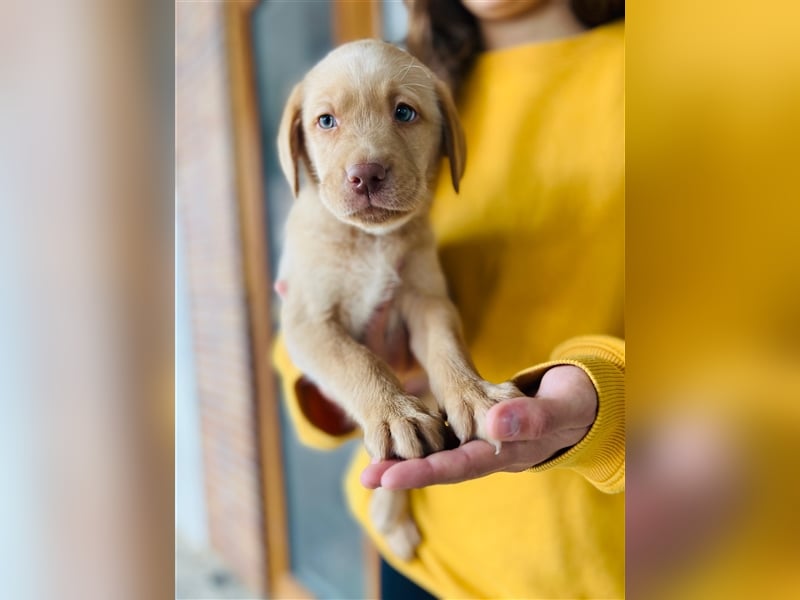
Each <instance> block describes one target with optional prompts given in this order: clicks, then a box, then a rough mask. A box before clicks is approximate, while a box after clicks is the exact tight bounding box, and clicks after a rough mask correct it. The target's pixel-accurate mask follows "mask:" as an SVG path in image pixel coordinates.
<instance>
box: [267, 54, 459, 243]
mask: <svg viewBox="0 0 800 600" xmlns="http://www.w3.org/2000/svg"><path fill="white" fill-rule="evenodd" d="M278 151H279V157H280V161H281V167H282V168H283V171H284V173H285V174H286V177H287V178H288V180H289V184H290V185H291V186H292V189H293V191H294V193H295V195H297V193H298V191H299V183H300V179H299V169H300V164H301V163H303V164H305V166H306V168H307V170H308V173H309V178H310V179H311V181H312V182H313V183H314V184H315V185H316V186H317V188H318V192H319V197H320V199H321V201H322V203H323V204H324V205H325V207H326V208H327V209H328V210H329V211H330V212H331V213H333V215H334V216H336V217H337V218H338V219H340V220H341V221H344V222H346V223H349V224H351V225H354V226H356V227H359V228H361V229H363V230H365V231H369V232H371V233H383V232H387V231H391V230H392V229H395V228H397V227H399V226H400V225H402V224H403V223H405V222H407V221H408V220H409V219H411V218H412V217H413V216H414V215H416V214H419V213H420V212H421V211H424V210H426V209H427V208H428V205H429V201H430V193H431V183H432V181H433V178H434V176H435V174H436V173H437V171H438V165H439V160H440V158H441V156H442V155H447V157H448V159H449V161H450V174H451V177H452V181H453V186H454V187H455V189H456V191H458V182H459V180H460V179H461V175H462V173H463V171H464V163H465V158H466V157H465V152H466V151H465V146H464V134H463V132H462V130H461V125H460V123H459V121H458V115H457V112H456V109H455V105H454V103H453V99H452V97H451V95H450V92H449V91H448V89H447V87H446V86H445V85H444V84H443V83H442V82H441V81H439V80H438V79H437V78H436V77H435V76H434V75H433V73H431V71H430V70H429V69H428V68H426V67H425V66H424V65H423V64H422V63H420V62H419V61H418V60H416V59H415V58H413V57H412V56H411V55H410V54H408V53H407V52H405V51H403V50H400V49H399V48H396V47H394V46H391V45H390V44H386V43H383V42H379V41H377V40H362V41H359V42H352V43H350V44H345V45H344V46H340V47H339V48H337V49H336V50H334V51H332V52H331V53H330V54H329V55H328V56H326V57H325V58H324V59H323V60H322V61H321V62H320V63H318V64H317V65H316V66H315V67H314V68H313V69H312V70H311V71H310V72H309V73H308V74H307V75H306V77H305V78H304V79H303V80H302V81H301V82H300V83H299V84H297V86H295V88H294V89H293V90H292V93H291V95H290V96H289V100H288V102H287V105H286V108H285V110H284V113H283V118H282V119H281V124H280V129H279V133H278Z"/></svg>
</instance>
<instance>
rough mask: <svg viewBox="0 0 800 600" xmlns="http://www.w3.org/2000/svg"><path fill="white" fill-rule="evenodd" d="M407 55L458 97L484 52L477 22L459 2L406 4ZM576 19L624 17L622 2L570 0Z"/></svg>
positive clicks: (599, 21)
mask: <svg viewBox="0 0 800 600" xmlns="http://www.w3.org/2000/svg"><path fill="white" fill-rule="evenodd" d="M406 6H407V7H408V35H407V37H406V47H407V48H408V51H409V52H411V54H413V55H414V56H416V57H417V58H418V59H419V60H421V61H422V62H423V63H425V64H426V65H428V67H430V68H431V70H433V72H434V73H436V75H437V76H438V77H440V78H441V79H442V80H444V81H445V82H447V84H448V85H449V86H450V89H451V90H453V92H454V93H455V94H458V92H459V91H460V88H461V84H462V83H463V82H464V79H465V78H466V76H467V73H469V70H470V69H471V68H472V65H473V63H474V62H475V59H476V57H477V56H478V54H479V53H480V52H481V51H482V50H483V43H482V41H481V35H480V29H479V27H478V20H477V19H476V18H475V17H474V16H473V15H472V14H471V13H470V12H469V11H468V10H467V9H466V8H464V6H463V5H462V4H461V1H460V0H406ZM570 8H571V9H572V12H573V13H574V14H575V17H576V18H577V19H578V20H579V21H580V22H581V23H583V24H584V25H586V26H587V27H597V26H599V25H604V24H605V23H610V22H611V21H615V20H616V19H620V18H623V17H624V16H625V0H570Z"/></svg>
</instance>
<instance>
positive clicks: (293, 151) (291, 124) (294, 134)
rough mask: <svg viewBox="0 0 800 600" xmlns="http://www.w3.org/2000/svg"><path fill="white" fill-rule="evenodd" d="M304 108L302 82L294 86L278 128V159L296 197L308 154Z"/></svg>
mask: <svg viewBox="0 0 800 600" xmlns="http://www.w3.org/2000/svg"><path fill="white" fill-rule="evenodd" d="M302 106H303V83H302V82H301V83H298V84H297V85H296V86H294V89H293V90H292V93H291V94H289V99H288V100H287V101H286V108H284V109H283V116H282V117H281V124H280V126H279V127H278V158H279V159H280V163H281V169H283V174H284V175H286V179H288V180H289V185H290V186H291V188H292V193H293V194H294V195H295V197H296V196H297V194H298V192H299V191H300V160H301V159H303V158H305V152H306V151H305V146H304V142H303V124H302V121H301V108H302Z"/></svg>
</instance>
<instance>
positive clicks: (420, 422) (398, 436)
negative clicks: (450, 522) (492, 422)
mask: <svg viewBox="0 0 800 600" xmlns="http://www.w3.org/2000/svg"><path fill="white" fill-rule="evenodd" d="M409 108H410V109H412V110H411V111H409V110H407V109H409ZM410 115H413V118H408V117H409V116H410ZM278 149H279V155H280V161H281V166H282V168H283V170H284V172H285V174H286V177H287V178H288V180H289V183H290V185H291V186H292V188H293V191H294V193H295V195H296V196H297V201H296V202H295V203H294V205H293V206H292V210H291V211H290V214H289V218H288V221H287V225H286V227H287V230H286V243H285V247H284V251H283V255H282V257H281V264H280V269H279V275H278V279H279V281H280V282H281V285H282V287H283V289H285V290H286V293H285V294H284V298H283V305H282V313H281V320H282V327H283V334H284V339H285V341H286V345H287V348H288V350H289V353H290V355H291V357H292V360H293V361H294V362H295V364H296V365H297V366H298V367H299V368H300V369H301V370H302V371H303V372H304V373H306V374H307V375H308V377H310V378H311V379H312V380H313V381H314V382H315V383H316V384H317V385H318V386H319V388H320V389H321V390H322V391H323V393H325V394H326V395H327V396H328V397H330V398H331V399H333V400H334V401H335V402H337V403H338V404H339V405H340V406H341V407H342V408H344V409H345V411H346V412H347V413H348V414H349V415H350V416H351V417H352V418H353V419H354V420H355V421H356V422H357V423H358V424H359V425H360V426H361V428H362V430H363V432H364V443H365V444H366V448H367V451H368V452H369V454H370V455H371V456H372V457H373V458H378V459H384V458H389V457H400V458H413V457H420V456H423V455H425V454H428V453H430V452H435V451H437V450H441V449H442V448H443V445H444V438H443V432H444V427H445V424H444V420H443V416H442V415H446V419H447V422H448V424H449V426H450V427H451V428H452V430H453V432H454V433H455V435H456V436H457V437H458V438H459V440H460V441H461V442H465V441H467V440H470V439H473V438H476V437H478V438H483V439H488V438H487V435H486V432H485V430H484V420H485V419H484V417H485V414H486V411H487V410H488V409H489V408H490V407H491V406H492V405H493V404H495V403H496V402H498V401H499V400H503V399H507V398H512V397H516V396H520V395H522V394H521V393H520V392H519V390H517V389H516V388H515V387H514V386H513V385H512V384H510V383H504V384H500V385H493V384H490V383H488V382H486V381H484V380H483V379H481V378H480V376H479V375H478V374H477V372H476V370H475V368H474V367H473V365H472V363H471V361H470V359H469V357H468V355H467V352H466V349H465V347H464V343H463V341H462V337H461V333H460V321H459V318H458V314H457V312H456V310H455V308H454V306H453V305H452V303H451V302H450V300H449V299H448V297H447V290H446V285H445V279H444V276H443V275H442V271H441V267H440V265H439V261H438V258H437V254H436V246H435V240H434V236H433V232H432V229H431V226H430V224H429V221H428V216H427V215H428V209H429V207H430V203H431V196H432V193H431V192H432V185H433V182H434V178H435V175H436V174H437V172H438V165H439V161H440V159H441V157H442V155H446V156H447V158H448V160H449V162H450V174H451V177H452V183H453V186H454V187H455V188H456V191H457V190H458V184H459V180H460V179H461V175H462V173H463V171H464V162H465V146H464V136H463V133H462V130H461V125H460V123H459V121H458V116H457V113H456V109H455V106H454V104H453V100H452V98H451V96H450V93H449V91H448V90H447V88H446V86H445V85H444V84H443V83H442V82H440V81H439V80H437V79H436V78H435V76H434V75H433V74H432V73H431V72H430V71H429V70H428V69H427V68H426V67H425V66H423V65H422V64H421V63H420V62H419V61H417V60H415V59H414V58H412V57H411V56H410V55H409V54H408V53H406V52H404V51H402V50H400V49H398V48H395V47H394V46H391V45H389V44H385V43H383V42H378V41H375V40H364V41H359V42H353V43H350V44H346V45H344V46H341V47H339V48H337V49H336V50H334V51H332V52H331V53H330V54H329V55H328V56H327V57H326V58H324V59H323V60H322V61H321V62H320V63H319V64H317V65H316V66H315V67H314V68H313V69H312V70H311V71H310V72H309V73H308V74H307V75H306V77H305V78H304V79H303V80H302V81H301V82H300V83H299V84H298V85H297V86H296V87H295V88H294V90H293V91H292V92H291V95H290V97H289V100H288V102H287V105H286V108H285V112H284V114H283V118H282V120H281V124H280V130H279V137H278ZM303 168H304V169H305V171H306V175H307V177H306V178H305V179H307V183H306V184H305V185H302V186H301V169H303ZM387 302H388V303H390V306H391V314H392V318H391V319H390V321H389V322H390V327H393V328H397V327H405V328H406V329H407V331H408V335H409V343H410V346H411V350H412V352H413V354H414V356H415V357H416V359H417V360H418V361H419V362H420V364H421V365H422V366H423V367H424V368H425V370H426V372H427V374H428V378H429V381H430V388H431V391H432V392H433V395H434V396H435V400H433V399H430V398H429V399H427V400H426V399H424V398H423V399H420V398H416V397H414V396H412V395H410V394H408V393H406V392H405V391H404V390H403V388H402V386H401V385H400V382H399V381H398V379H397V377H396V376H395V374H394V373H393V372H392V371H391V369H390V368H389V367H388V366H387V364H386V363H385V362H384V361H382V360H381V359H380V358H378V357H377V356H376V355H374V354H373V353H372V352H370V351H369V350H368V349H367V348H366V347H365V346H364V345H363V344H361V343H360V342H359V340H361V339H363V335H364V332H365V329H366V326H367V323H368V321H369V319H370V316H371V315H372V314H373V313H374V311H375V309H376V308H377V307H378V306H379V305H382V304H384V303H387ZM437 404H438V407H437ZM496 446H497V448H498V450H499V443H496ZM371 515H372V518H373V520H374V522H375V524H376V525H377V526H378V528H379V529H380V530H381V531H383V532H384V534H385V535H386V537H387V540H388V541H389V544H390V546H391V547H392V549H393V551H395V552H396V553H397V554H398V555H400V556H402V557H404V558H410V557H411V556H412V555H413V553H414V549H415V547H416V545H417V544H418V543H419V534H418V532H417V530H416V527H415V526H414V523H413V521H412V520H411V519H410V516H409V513H408V509H407V498H406V495H405V494H404V493H400V492H389V491H387V490H383V489H378V490H376V492H375V494H374V495H373V501H372V507H371Z"/></svg>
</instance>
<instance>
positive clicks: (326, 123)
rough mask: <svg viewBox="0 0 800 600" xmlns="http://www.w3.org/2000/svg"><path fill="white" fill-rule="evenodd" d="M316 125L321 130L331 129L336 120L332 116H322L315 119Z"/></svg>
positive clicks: (334, 125)
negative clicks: (317, 124)
mask: <svg viewBox="0 0 800 600" xmlns="http://www.w3.org/2000/svg"><path fill="white" fill-rule="evenodd" d="M317 123H319V126H320V127H321V128H322V129H333V128H334V127H336V119H335V118H334V116H333V115H322V116H321V117H320V118H319V119H317Z"/></svg>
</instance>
